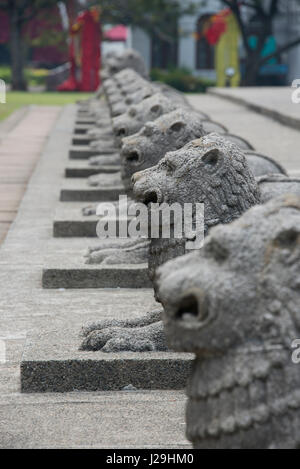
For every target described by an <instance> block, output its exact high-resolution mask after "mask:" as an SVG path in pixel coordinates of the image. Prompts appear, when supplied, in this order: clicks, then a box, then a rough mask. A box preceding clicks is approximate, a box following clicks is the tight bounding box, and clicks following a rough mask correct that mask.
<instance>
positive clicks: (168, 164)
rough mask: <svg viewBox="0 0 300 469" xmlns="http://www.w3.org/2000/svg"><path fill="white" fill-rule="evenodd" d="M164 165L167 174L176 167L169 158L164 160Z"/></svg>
mask: <svg viewBox="0 0 300 469" xmlns="http://www.w3.org/2000/svg"><path fill="white" fill-rule="evenodd" d="M165 166H166V170H167V174H172V173H173V172H174V171H175V169H176V168H175V165H174V164H173V163H171V161H169V160H166V161H165Z"/></svg>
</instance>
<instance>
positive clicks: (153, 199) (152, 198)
mask: <svg viewBox="0 0 300 469" xmlns="http://www.w3.org/2000/svg"><path fill="white" fill-rule="evenodd" d="M159 199H160V197H159V195H158V194H157V192H156V191H149V192H146V194H145V195H144V197H143V198H142V203H143V204H145V205H147V207H148V206H149V205H150V204H158V203H159Z"/></svg>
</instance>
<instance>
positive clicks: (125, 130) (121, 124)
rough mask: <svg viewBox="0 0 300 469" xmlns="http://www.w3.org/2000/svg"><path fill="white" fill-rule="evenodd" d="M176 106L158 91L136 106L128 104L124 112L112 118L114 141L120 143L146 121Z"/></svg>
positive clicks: (154, 118)
mask: <svg viewBox="0 0 300 469" xmlns="http://www.w3.org/2000/svg"><path fill="white" fill-rule="evenodd" d="M177 107H178V106H176V104H174V103H172V101H171V100H170V99H168V98H166V97H165V96H164V95H162V94H160V93H156V94H155V95H153V96H152V97H151V98H148V99H145V100H143V101H142V102H141V103H140V104H137V105H136V106H130V107H129V109H128V111H127V112H126V113H125V114H123V115H122V116H119V117H116V118H115V119H113V131H114V134H115V137H116V141H117V142H119V143H120V142H121V140H122V139H123V138H124V137H127V136H128V135H132V134H135V133H136V132H138V131H139V130H140V129H141V128H142V127H143V125H144V124H145V123H146V122H149V121H154V120H156V119H158V117H160V116H161V115H163V114H167V113H168V112H171V111H173V110H175V109H176V108H177Z"/></svg>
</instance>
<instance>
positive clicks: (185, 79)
mask: <svg viewBox="0 0 300 469" xmlns="http://www.w3.org/2000/svg"><path fill="white" fill-rule="evenodd" d="M150 75H151V79H152V80H154V81H161V82H163V83H166V84H167V85H170V86H173V87H174V88H176V89H177V90H179V91H182V92H184V93H205V92H206V89H207V88H208V87H209V86H214V85H215V82H213V81H212V80H207V79H205V78H201V77H195V76H194V75H192V73H191V72H190V70H188V69H186V68H172V69H169V70H161V69H159V68H153V69H152V70H151V74H150Z"/></svg>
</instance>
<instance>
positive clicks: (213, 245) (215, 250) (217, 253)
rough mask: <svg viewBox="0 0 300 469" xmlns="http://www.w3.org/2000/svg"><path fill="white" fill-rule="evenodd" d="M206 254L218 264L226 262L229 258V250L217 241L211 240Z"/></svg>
mask: <svg viewBox="0 0 300 469" xmlns="http://www.w3.org/2000/svg"><path fill="white" fill-rule="evenodd" d="M206 253H207V254H208V255H209V256H212V257H213V258H214V259H215V260H216V261H217V262H220V263H222V262H225V261H226V259H227V258H228V257H229V251H228V249H227V248H226V247H225V246H224V245H223V244H222V243H220V242H219V241H217V240H216V239H211V240H210V242H209V243H207V245H206Z"/></svg>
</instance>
